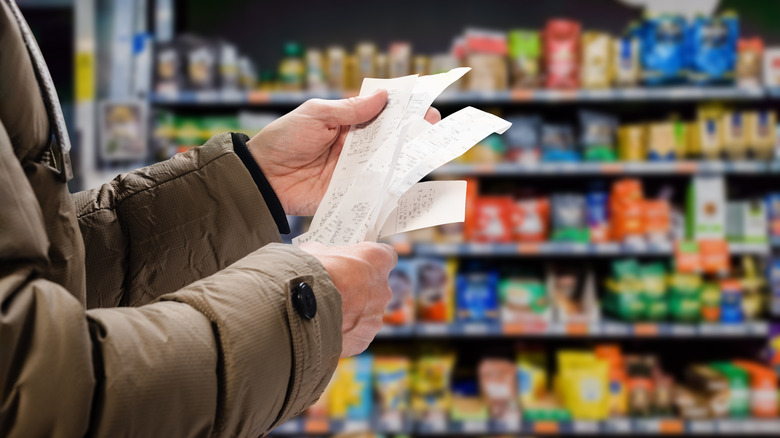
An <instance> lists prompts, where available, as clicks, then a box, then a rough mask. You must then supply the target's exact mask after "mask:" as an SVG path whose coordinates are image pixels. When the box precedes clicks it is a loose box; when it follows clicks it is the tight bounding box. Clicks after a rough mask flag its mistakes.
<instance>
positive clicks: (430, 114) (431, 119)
mask: <svg viewBox="0 0 780 438" xmlns="http://www.w3.org/2000/svg"><path fill="white" fill-rule="evenodd" d="M425 121H427V122H428V123H430V124H431V125H435V124H437V123H439V122H440V121H441V113H439V110H437V109H436V108H434V107H430V108H428V111H427V112H426V113H425Z"/></svg>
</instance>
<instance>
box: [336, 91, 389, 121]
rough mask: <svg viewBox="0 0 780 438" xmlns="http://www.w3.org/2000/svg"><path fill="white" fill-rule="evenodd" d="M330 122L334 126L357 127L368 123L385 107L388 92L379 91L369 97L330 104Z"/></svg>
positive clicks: (351, 98) (353, 98)
mask: <svg viewBox="0 0 780 438" xmlns="http://www.w3.org/2000/svg"><path fill="white" fill-rule="evenodd" d="M330 103H331V105H330V111H328V121H329V122H330V123H332V124H334V125H355V124H358V123H363V122H367V121H369V120H371V119H373V118H374V117H376V115H377V114H379V112H380V111H382V108H384V107H385V103H387V90H377V91H375V92H374V93H372V94H369V95H367V96H357V97H350V98H349V99H340V100H336V101H332V102H330Z"/></svg>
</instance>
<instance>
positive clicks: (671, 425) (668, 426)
mask: <svg viewBox="0 0 780 438" xmlns="http://www.w3.org/2000/svg"><path fill="white" fill-rule="evenodd" d="M658 432H660V433H661V434H662V435H681V434H682V433H683V432H685V423H683V422H682V421H681V420H660V421H659V422H658Z"/></svg>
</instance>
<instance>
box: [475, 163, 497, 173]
mask: <svg viewBox="0 0 780 438" xmlns="http://www.w3.org/2000/svg"><path fill="white" fill-rule="evenodd" d="M473 169H474V173H475V174H477V175H490V174H492V173H495V171H496V165H495V164H492V163H483V164H475V165H474V168H473Z"/></svg>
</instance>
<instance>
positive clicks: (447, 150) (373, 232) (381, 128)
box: [293, 67, 511, 245]
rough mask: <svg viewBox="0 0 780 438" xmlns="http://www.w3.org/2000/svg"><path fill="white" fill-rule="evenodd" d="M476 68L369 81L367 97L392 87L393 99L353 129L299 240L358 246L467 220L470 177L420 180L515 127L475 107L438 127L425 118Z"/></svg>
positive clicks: (364, 91) (365, 85)
mask: <svg viewBox="0 0 780 438" xmlns="http://www.w3.org/2000/svg"><path fill="white" fill-rule="evenodd" d="M469 70H470V69H469V68H467V67H461V68H456V69H453V70H450V71H449V72H447V73H441V74H437V75H430V76H420V77H418V76H416V75H414V76H405V77H401V78H395V79H366V80H364V81H363V86H362V87H361V89H360V95H361V96H363V95H368V94H371V93H373V92H374V91H376V90H378V89H381V88H384V89H386V90H387V92H388V98H387V105H386V106H385V108H384V109H383V110H382V112H381V113H380V114H379V115H378V116H377V117H375V118H374V119H373V120H370V121H368V122H366V123H363V124H360V125H353V126H352V127H350V131H349V133H348V134H347V137H346V139H345V143H344V148H343V149H342V152H341V155H340V156H339V160H338V162H337V163H336V167H335V169H334V171H333V176H332V177H331V180H330V184H329V186H328V189H327V191H326V193H325V196H324V197H323V199H322V202H321V203H320V206H319V207H318V209H317V212H316V213H315V215H314V218H313V220H312V224H311V227H310V228H309V231H308V232H306V233H305V234H302V235H301V236H298V237H297V238H295V239H293V243H294V244H300V243H303V242H309V241H315V242H320V243H323V244H326V245H351V244H356V243H359V242H363V241H366V240H370V241H375V240H376V239H378V238H380V237H386V236H390V235H392V234H396V233H403V232H406V231H412V230H416V229H419V228H425V227H431V226H436V225H441V224H446V223H452V222H462V221H463V220H464V217H465V203H466V182H465V181H434V182H424V183H419V181H420V180H421V179H423V178H424V177H425V176H426V175H428V174H429V173H430V172H431V171H433V170H435V169H437V168H438V167H441V166H442V165H444V164H446V163H447V162H449V161H451V160H453V159H455V158H457V157H458V156H460V155H462V154H463V153H465V152H466V151H467V150H469V149H470V148H471V147H472V146H474V145H475V144H477V143H478V142H479V141H481V140H482V139H484V138H485V137H487V136H488V135H490V134H492V133H494V132H495V133H498V134H502V133H503V132H505V131H506V130H507V129H508V128H509V126H510V125H511V124H510V123H509V122H507V121H506V120H503V119H501V118H500V117H496V116H494V115H492V114H489V113H486V112H484V111H480V110H478V109H476V108H472V107H467V108H464V109H462V110H460V111H458V112H456V113H454V114H452V115H450V116H449V117H446V118H445V119H443V120H442V121H440V122H439V123H437V124H435V125H431V124H429V123H428V122H426V121H425V120H424V116H425V113H426V111H427V110H428V107H430V105H431V104H432V103H433V101H434V99H436V97H438V95H439V94H441V93H442V92H443V91H444V90H445V89H446V88H447V87H448V86H449V85H451V84H452V83H453V82H455V81H456V80H458V79H459V78H460V77H462V76H463V75H464V74H466V72H468V71H469Z"/></svg>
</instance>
